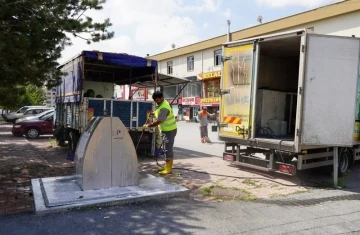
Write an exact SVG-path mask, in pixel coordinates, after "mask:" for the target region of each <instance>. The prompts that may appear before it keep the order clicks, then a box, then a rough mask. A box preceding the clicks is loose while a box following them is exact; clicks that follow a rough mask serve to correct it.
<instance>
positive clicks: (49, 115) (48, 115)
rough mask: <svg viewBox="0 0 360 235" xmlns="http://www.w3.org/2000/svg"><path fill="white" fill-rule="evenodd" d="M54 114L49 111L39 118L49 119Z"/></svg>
mask: <svg viewBox="0 0 360 235" xmlns="http://www.w3.org/2000/svg"><path fill="white" fill-rule="evenodd" d="M53 115H54V113H53V112H51V113H48V114H45V115H43V116H41V117H39V120H47V119H49V118H50V117H52V116H53Z"/></svg>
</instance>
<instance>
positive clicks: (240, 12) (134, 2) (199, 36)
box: [59, 0, 338, 63]
mask: <svg viewBox="0 0 360 235" xmlns="http://www.w3.org/2000/svg"><path fill="white" fill-rule="evenodd" d="M335 2H338V1H337V0H107V1H106V3H105V5H104V9H103V10H100V11H87V12H86V13H85V15H86V16H89V17H92V18H93V19H94V21H102V20H103V19H106V18H110V21H111V22H112V24H113V25H112V27H111V29H110V30H111V31H114V32H115V36H114V38H112V39H110V40H106V41H102V42H98V43H92V44H90V45H87V44H86V42H85V41H84V40H82V39H79V38H72V37H70V38H71V39H72V43H73V45H72V46H68V47H67V48H65V50H64V51H63V53H62V58H61V59H60V60H59V62H60V63H63V62H65V61H67V60H68V59H70V58H71V57H73V56H75V55H77V54H79V53H80V52H81V51H82V50H99V51H104V52H115V53H128V54H132V55H137V56H141V57H145V56H146V54H150V55H154V54H158V53H161V52H164V51H167V50H171V45H172V44H175V46H176V47H182V46H186V45H189V44H192V43H196V42H199V41H202V40H206V39H209V38H213V37H217V36H220V35H223V34H226V32H227V20H230V21H231V26H230V27H231V28H230V30H231V31H237V30H241V29H244V28H248V27H252V26H255V25H257V24H258V22H257V19H258V17H259V16H260V15H261V16H262V18H263V20H262V22H263V23H266V22H269V21H273V20H276V19H279V18H283V17H286V16H290V15H293V14H297V13H300V12H303V11H307V10H311V9H313V8H316V7H320V6H324V5H327V4H331V3H335Z"/></svg>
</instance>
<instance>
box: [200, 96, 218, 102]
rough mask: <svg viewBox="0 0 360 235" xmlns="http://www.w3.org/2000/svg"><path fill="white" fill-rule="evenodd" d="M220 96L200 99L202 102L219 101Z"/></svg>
mask: <svg viewBox="0 0 360 235" xmlns="http://www.w3.org/2000/svg"><path fill="white" fill-rule="evenodd" d="M219 101H220V98H219V97H214V98H203V99H201V100H200V103H219Z"/></svg>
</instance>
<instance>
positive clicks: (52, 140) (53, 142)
mask: <svg viewBox="0 0 360 235" xmlns="http://www.w3.org/2000/svg"><path fill="white" fill-rule="evenodd" d="M49 143H50V145H51V146H53V147H56V146H57V144H56V139H55V138H49Z"/></svg>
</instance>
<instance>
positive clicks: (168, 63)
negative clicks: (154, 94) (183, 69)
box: [167, 61, 173, 74]
mask: <svg viewBox="0 0 360 235" xmlns="http://www.w3.org/2000/svg"><path fill="white" fill-rule="evenodd" d="M172 73H173V62H172V61H168V62H167V74H172Z"/></svg>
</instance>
